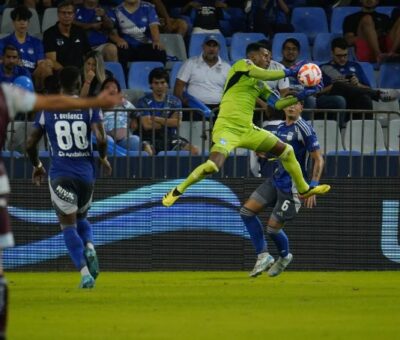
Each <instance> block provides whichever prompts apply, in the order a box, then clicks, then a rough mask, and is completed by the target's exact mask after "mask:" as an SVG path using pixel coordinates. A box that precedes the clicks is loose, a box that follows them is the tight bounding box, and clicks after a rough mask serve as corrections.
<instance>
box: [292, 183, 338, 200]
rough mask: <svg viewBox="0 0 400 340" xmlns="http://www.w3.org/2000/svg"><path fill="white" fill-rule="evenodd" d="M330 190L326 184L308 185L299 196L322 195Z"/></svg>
mask: <svg viewBox="0 0 400 340" xmlns="http://www.w3.org/2000/svg"><path fill="white" fill-rule="evenodd" d="M329 190H331V186H330V185H328V184H320V185H317V186H315V187H310V189H308V190H307V191H306V192H304V193H302V194H299V196H300V198H303V199H304V198H308V197H310V196H312V195H324V194H326V193H327V192H329Z"/></svg>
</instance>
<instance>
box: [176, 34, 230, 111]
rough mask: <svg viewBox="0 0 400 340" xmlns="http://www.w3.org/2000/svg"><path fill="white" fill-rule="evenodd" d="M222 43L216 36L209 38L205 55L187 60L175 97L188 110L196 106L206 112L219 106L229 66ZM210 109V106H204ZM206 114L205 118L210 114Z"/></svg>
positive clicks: (178, 81)
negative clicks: (221, 47) (221, 54)
mask: <svg viewBox="0 0 400 340" xmlns="http://www.w3.org/2000/svg"><path fill="white" fill-rule="evenodd" d="M219 49H220V46H219V42H218V40H217V38H216V36H215V35H208V36H206V37H205V39H204V42H203V52H202V54H201V55H200V56H198V57H192V58H189V59H188V60H186V61H185V63H184V64H183V65H182V67H181V68H180V70H179V72H178V75H177V79H176V82H175V88H174V95H175V96H177V97H178V98H179V99H180V100H181V101H182V103H183V105H184V106H186V107H196V108H199V109H201V110H202V111H203V112H204V111H207V108H208V109H212V108H215V107H217V106H218V105H219V103H220V101H221V98H222V94H223V91H224V85H225V81H226V78H227V75H228V71H229V69H230V67H231V66H230V65H229V63H227V62H225V61H223V60H222V59H221V57H220V56H219ZM205 106H207V107H205ZM208 114H209V112H208V113H206V115H208Z"/></svg>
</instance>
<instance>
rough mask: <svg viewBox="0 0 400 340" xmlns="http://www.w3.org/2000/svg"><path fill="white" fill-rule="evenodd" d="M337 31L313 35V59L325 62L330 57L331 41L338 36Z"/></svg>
mask: <svg viewBox="0 0 400 340" xmlns="http://www.w3.org/2000/svg"><path fill="white" fill-rule="evenodd" d="M340 36H341V35H340V34H337V33H319V34H317V36H316V37H315V40H314V46H313V60H314V61H318V62H319V63H322V62H323V63H326V62H328V61H329V60H331V59H332V52H331V41H332V40H333V39H334V38H338V37H340Z"/></svg>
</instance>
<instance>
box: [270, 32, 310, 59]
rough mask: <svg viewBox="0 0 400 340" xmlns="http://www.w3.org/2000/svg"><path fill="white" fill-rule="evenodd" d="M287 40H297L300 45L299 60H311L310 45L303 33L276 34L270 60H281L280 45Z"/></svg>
mask: <svg viewBox="0 0 400 340" xmlns="http://www.w3.org/2000/svg"><path fill="white" fill-rule="evenodd" d="M288 38H294V39H297V40H298V42H299V43H300V55H299V60H311V54H310V45H309V44H308V38H307V36H306V35H305V34H304V33H277V34H275V36H274V40H273V42H272V59H273V60H276V61H281V60H282V44H283V42H284V41H285V40H286V39H288Z"/></svg>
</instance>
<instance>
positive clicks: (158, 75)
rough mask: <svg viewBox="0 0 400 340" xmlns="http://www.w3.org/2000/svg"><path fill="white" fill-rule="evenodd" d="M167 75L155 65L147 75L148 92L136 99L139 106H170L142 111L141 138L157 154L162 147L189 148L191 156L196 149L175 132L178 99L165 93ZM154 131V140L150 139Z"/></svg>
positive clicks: (180, 115) (197, 151)
mask: <svg viewBox="0 0 400 340" xmlns="http://www.w3.org/2000/svg"><path fill="white" fill-rule="evenodd" d="M168 83H169V75H168V72H167V71H165V70H164V69H163V68H155V69H153V70H152V71H151V72H150V74H149V84H150V87H151V90H152V93H151V94H147V95H145V96H144V97H143V98H141V99H139V102H138V106H139V107H140V108H149V109H171V110H168V111H144V112H142V113H141V117H140V122H141V125H142V128H143V130H144V131H143V139H144V140H146V141H148V142H151V144H152V145H153V147H154V149H155V151H156V153H158V152H160V151H162V150H188V151H190V152H191V153H192V154H193V155H198V154H199V149H198V148H197V147H196V146H193V145H191V144H190V143H189V142H188V141H187V140H186V139H184V138H182V137H180V136H179V135H178V133H177V132H178V131H177V129H178V128H179V125H180V124H181V122H182V111H180V109H181V108H182V103H181V101H180V100H179V99H178V98H177V97H175V96H173V95H171V94H169V93H168ZM153 130H154V140H153Z"/></svg>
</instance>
